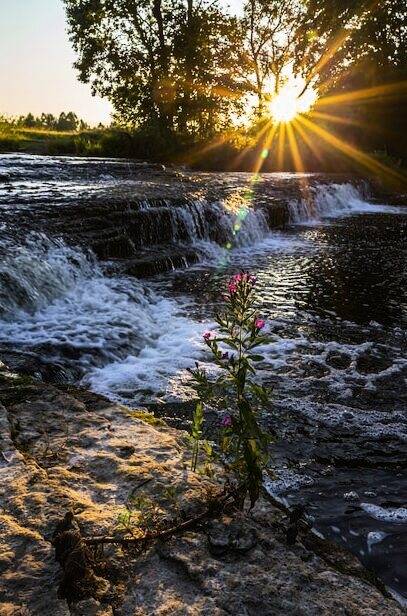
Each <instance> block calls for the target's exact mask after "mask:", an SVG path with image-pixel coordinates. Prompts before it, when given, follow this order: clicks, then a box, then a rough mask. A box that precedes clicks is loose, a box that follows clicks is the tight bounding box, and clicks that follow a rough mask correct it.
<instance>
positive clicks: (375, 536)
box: [367, 531, 387, 552]
mask: <svg viewBox="0 0 407 616" xmlns="http://www.w3.org/2000/svg"><path fill="white" fill-rule="evenodd" d="M386 537H387V533H383V532H381V531H372V532H370V533H368V535H367V549H368V551H369V552H371V551H372V547H373V546H374V545H375V544H376V543H381V542H382V541H383V539H385V538H386Z"/></svg>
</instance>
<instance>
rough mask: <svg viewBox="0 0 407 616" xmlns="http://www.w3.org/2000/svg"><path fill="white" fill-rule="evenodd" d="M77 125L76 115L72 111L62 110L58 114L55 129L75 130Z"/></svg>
mask: <svg viewBox="0 0 407 616" xmlns="http://www.w3.org/2000/svg"><path fill="white" fill-rule="evenodd" d="M78 126H79V120H78V116H77V115H76V114H75V113H73V111H69V112H68V113H65V112H62V113H61V114H60V115H59V118H58V122H57V126H56V129H57V130H59V131H75V130H77V128H78Z"/></svg>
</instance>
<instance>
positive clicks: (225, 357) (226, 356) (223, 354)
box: [222, 351, 229, 359]
mask: <svg viewBox="0 0 407 616" xmlns="http://www.w3.org/2000/svg"><path fill="white" fill-rule="evenodd" d="M222 359H229V353H228V351H226V352H225V353H222Z"/></svg>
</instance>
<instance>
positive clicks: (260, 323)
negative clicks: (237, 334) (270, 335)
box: [254, 319, 265, 329]
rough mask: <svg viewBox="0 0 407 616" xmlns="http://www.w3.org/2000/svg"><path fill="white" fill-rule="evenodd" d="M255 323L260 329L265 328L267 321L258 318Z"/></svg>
mask: <svg viewBox="0 0 407 616" xmlns="http://www.w3.org/2000/svg"><path fill="white" fill-rule="evenodd" d="M254 324H255V326H256V327H257V328H258V329H263V327H264V326H265V322H264V321H262V320H261V319H256V320H255V322H254Z"/></svg>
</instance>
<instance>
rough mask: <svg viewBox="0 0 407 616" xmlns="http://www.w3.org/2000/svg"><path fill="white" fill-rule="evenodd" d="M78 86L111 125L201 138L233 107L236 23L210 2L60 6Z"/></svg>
mask: <svg viewBox="0 0 407 616" xmlns="http://www.w3.org/2000/svg"><path fill="white" fill-rule="evenodd" d="M65 7H66V13H67V18H68V24H69V29H70V35H71V40H72V42H73V45H74V49H75V51H76V52H77V54H78V60H77V62H76V64H75V66H76V68H77V69H78V70H79V78H80V80H81V81H84V82H88V83H90V84H91V86H92V90H93V92H94V93H98V94H100V95H101V96H105V97H107V98H109V99H110V100H111V101H112V103H113V105H114V107H115V110H116V119H119V120H120V121H121V122H122V123H126V124H128V125H131V126H140V125H141V126H154V127H156V128H158V129H159V131H160V132H161V133H163V134H168V133H169V132H171V131H173V130H177V131H178V132H182V131H188V132H189V133H191V134H198V135H207V134H210V133H212V132H213V131H215V130H216V129H217V128H218V127H219V126H220V125H224V124H227V123H228V121H229V120H230V117H231V114H232V113H233V110H235V109H236V108H237V107H238V105H239V91H240V82H239V79H238V76H237V67H236V65H237V62H236V60H237V55H236V48H237V47H236V45H235V44H234V42H235V40H234V37H236V23H237V22H236V19H234V18H232V17H230V16H228V15H226V14H224V13H223V12H222V11H221V9H220V8H219V6H218V4H217V3H216V1H215V2H211V1H210V0H203V1H200V2H195V0H187V1H186V4H185V2H183V1H180V0H81V2H77V1H76V0H65Z"/></svg>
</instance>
